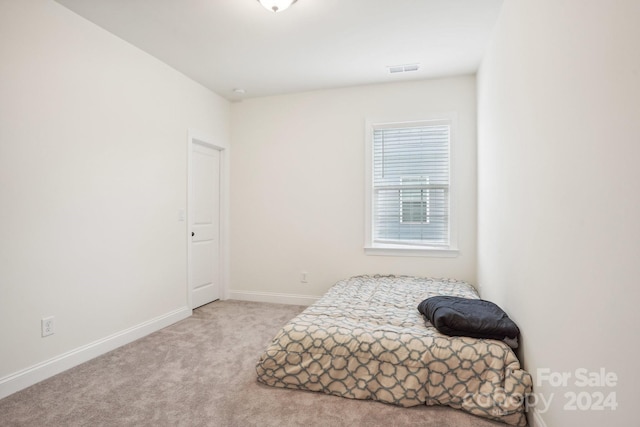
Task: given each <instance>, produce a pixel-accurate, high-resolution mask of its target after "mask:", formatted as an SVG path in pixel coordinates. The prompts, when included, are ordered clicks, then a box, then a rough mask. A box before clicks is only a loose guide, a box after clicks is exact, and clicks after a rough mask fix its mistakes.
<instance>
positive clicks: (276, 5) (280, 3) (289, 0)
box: [258, 0, 297, 13]
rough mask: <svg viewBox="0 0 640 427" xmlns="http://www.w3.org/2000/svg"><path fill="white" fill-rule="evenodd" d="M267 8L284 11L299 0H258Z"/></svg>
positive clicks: (273, 10)
mask: <svg viewBox="0 0 640 427" xmlns="http://www.w3.org/2000/svg"><path fill="white" fill-rule="evenodd" d="M258 1H259V2H260V4H261V5H262V6H264V8H265V9H267V10H270V11H272V12H276V13H278V12H282V11H283V10H285V9H288V8H289V6H291V5H292V4H294V3H295V2H296V1H297V0H258Z"/></svg>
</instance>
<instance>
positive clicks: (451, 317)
mask: <svg viewBox="0 0 640 427" xmlns="http://www.w3.org/2000/svg"><path fill="white" fill-rule="evenodd" d="M418 311H419V312H420V313H422V315H424V316H425V317H426V318H427V319H428V320H429V321H430V322H431V323H432V324H433V326H435V327H436V329H437V330H438V331H439V332H441V333H443V334H446V335H452V336H466V337H473V338H489V339H495V340H503V339H504V338H505V337H508V338H517V337H518V334H519V333H520V330H519V329H518V326H517V325H516V324H515V323H514V322H513V321H512V320H511V319H510V318H509V316H507V314H506V313H505V312H504V311H502V309H501V308H500V307H498V306H497V305H496V304H494V303H492V302H491V301H486V300H481V299H469V298H460V297H452V296H437V297H431V298H427V299H426V300H424V301H422V302H421V303H420V304H419V305H418Z"/></svg>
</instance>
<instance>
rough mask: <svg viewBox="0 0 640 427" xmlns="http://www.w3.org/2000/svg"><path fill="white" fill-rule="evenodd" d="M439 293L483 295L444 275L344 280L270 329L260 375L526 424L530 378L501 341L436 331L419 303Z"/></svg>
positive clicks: (278, 383) (280, 382) (275, 382)
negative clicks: (273, 330)
mask: <svg viewBox="0 0 640 427" xmlns="http://www.w3.org/2000/svg"><path fill="white" fill-rule="evenodd" d="M436 295H453V296H459V297H465V298H476V299H477V298H479V296H478V294H477V292H476V290H475V289H474V288H473V287H472V286H471V285H469V284H467V283H465V282H461V281H455V280H449V279H430V278H419V277H407V276H357V277H352V278H350V279H347V280H343V281H340V282H338V283H336V284H335V285H334V286H333V287H332V288H331V289H330V290H329V291H328V292H327V293H326V294H325V296H323V297H322V298H321V299H320V300H319V301H318V302H316V303H315V304H313V305H312V306H310V307H308V308H307V309H306V310H304V311H303V312H302V313H301V314H299V315H298V316H297V317H295V318H294V319H292V320H291V321H290V322H289V323H288V324H287V325H285V326H284V327H283V328H282V329H281V330H280V332H279V333H278V334H277V335H276V336H275V338H274V339H273V341H272V342H271V344H270V345H269V346H268V347H267V349H266V350H265V352H264V353H263V354H262V356H261V357H260V360H259V361H258V364H257V367H256V370H257V373H258V381H260V382H261V383H264V384H267V385H270V386H274V387H286V388H293V389H303V390H311V391H321V392H324V393H328V394H333V395H338V396H342V397H347V398H352V399H372V400H378V401H381V402H385V403H391V404H395V405H400V406H405V407H408V406H416V405H425V404H426V405H448V406H451V407H453V408H458V409H462V410H465V411H467V412H470V413H472V414H475V415H478V416H481V417H485V418H490V419H494V420H499V421H502V422H504V423H507V424H511V425H516V426H524V425H526V418H525V415H524V410H525V403H524V402H525V397H526V395H527V394H528V393H531V387H532V382H531V376H530V375H529V374H528V373H527V372H526V371H524V370H522V369H520V363H519V361H518V359H517V358H516V356H515V354H514V353H513V351H512V350H511V348H509V347H508V346H507V345H506V344H504V343H503V342H501V341H497V340H490V339H477V338H469V337H450V336H447V335H443V334H441V333H439V332H438V331H437V330H436V329H435V328H434V327H433V326H432V325H431V324H430V323H429V322H428V321H426V320H425V319H424V318H423V317H422V316H421V315H420V313H419V312H418V310H417V309H416V307H417V305H418V303H419V302H420V301H422V300H424V299H426V298H428V297H431V296H436Z"/></svg>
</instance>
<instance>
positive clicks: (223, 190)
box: [185, 129, 229, 309]
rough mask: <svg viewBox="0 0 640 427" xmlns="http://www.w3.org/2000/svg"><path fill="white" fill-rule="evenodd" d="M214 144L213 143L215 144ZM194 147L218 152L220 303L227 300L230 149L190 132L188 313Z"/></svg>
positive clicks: (187, 234)
mask: <svg viewBox="0 0 640 427" xmlns="http://www.w3.org/2000/svg"><path fill="white" fill-rule="evenodd" d="M214 141H216V142H214ZM193 144H200V145H204V146H207V147H211V148H213V149H214V150H218V151H219V152H220V241H219V245H220V252H219V253H220V259H219V266H218V268H219V272H220V299H221V300H225V299H228V295H229V147H228V145H227V144H224V143H223V144H220V143H218V142H217V140H216V139H215V138H213V137H212V136H210V135H207V134H205V133H203V132H200V131H197V130H194V129H189V130H188V135H187V208H186V220H187V227H186V231H187V232H186V235H185V237H186V243H187V280H186V282H187V289H186V291H187V304H188V306H189V309H191V307H192V306H193V298H192V292H191V287H192V283H191V232H192V230H191V223H192V221H191V209H190V207H191V202H192V200H193V183H192V182H191V173H192V171H193V153H192V151H193V150H192V146H193Z"/></svg>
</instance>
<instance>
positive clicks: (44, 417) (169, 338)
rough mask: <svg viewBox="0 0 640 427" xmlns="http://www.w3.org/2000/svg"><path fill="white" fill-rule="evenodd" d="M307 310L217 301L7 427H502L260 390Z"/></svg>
mask: <svg viewBox="0 0 640 427" xmlns="http://www.w3.org/2000/svg"><path fill="white" fill-rule="evenodd" d="M302 309H304V307H300V306H291V305H279V304H264V303H253V302H244V301H216V302H214V303H211V304H208V305H206V306H204V307H201V308H199V309H197V310H195V312H194V315H193V316H192V317H190V318H188V319H186V320H183V321H181V322H179V323H176V324H175V325H172V326H170V327H168V328H165V329H163V330H161V331H158V332H156V333H154V334H152V335H149V336H147V337H145V338H143V339H140V340H138V341H136V342H133V343H131V344H129V345H126V346H124V347H121V348H119V349H117V350H114V351H112V352H110V353H108V354H105V355H103V356H101V357H98V358H96V359H94V360H91V361H89V362H87V363H85V364H83V365H80V366H77V367H75V368H73V369H71V370H69V371H67V372H64V373H62V374H60V375H57V376H55V377H53V378H50V379H48V380H46V381H43V382H41V383H39V384H36V385H34V386H32V387H29V388H27V389H25V390H23V391H20V392H18V393H15V394H13V395H11V396H9V397H7V398H5V399H3V400H0V425H2V426H43V427H44V426H46V427H56V426H243V427H244V426H274V427H281V426H282V427H285V426H305V427H306V426H351V427H357V426H363V427H364V426H366V427H376V426H385V427H386V426H418V425H419V426H422V427H436V426H437V427H496V426H504V424H500V423H495V422H491V421H487V420H484V419H481V418H478V417H475V416H473V415H468V414H466V413H464V412H462V411H457V410H454V409H450V408H446V407H426V406H425V407H415V408H400V407H395V406H392V405H387V404H383V403H379V402H373V401H356V400H350V399H345V398H341V397H336V396H328V395H324V394H321V393H311V392H304V391H295V390H284V389H275V388H271V387H267V386H264V385H261V384H258V383H257V382H256V374H255V364H256V361H257V360H258V357H259V354H260V353H261V351H262V350H263V349H264V347H265V346H266V344H267V343H268V342H269V341H270V340H271V338H272V337H273V336H274V335H275V333H276V332H277V330H278V328H279V327H280V326H282V325H283V324H284V323H286V322H287V321H288V320H289V319H290V318H292V317H294V316H295V315H296V314H298V313H299V312H300V311H302Z"/></svg>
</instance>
